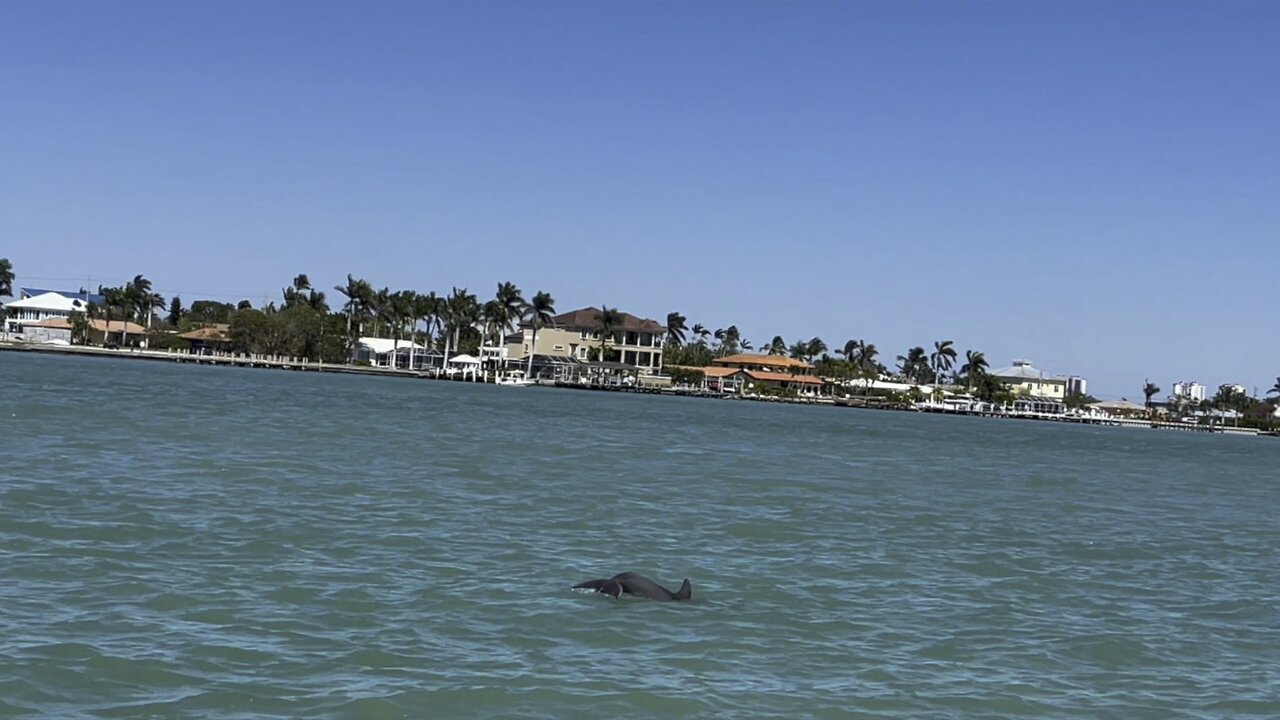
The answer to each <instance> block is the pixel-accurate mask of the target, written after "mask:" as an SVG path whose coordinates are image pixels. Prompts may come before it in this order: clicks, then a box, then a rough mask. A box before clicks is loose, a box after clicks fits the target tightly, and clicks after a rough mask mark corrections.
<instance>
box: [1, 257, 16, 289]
mask: <svg viewBox="0 0 1280 720" xmlns="http://www.w3.org/2000/svg"><path fill="white" fill-rule="evenodd" d="M12 295H13V263H11V262H9V258H0V297H11V296H12Z"/></svg>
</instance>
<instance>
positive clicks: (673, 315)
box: [667, 312, 689, 346]
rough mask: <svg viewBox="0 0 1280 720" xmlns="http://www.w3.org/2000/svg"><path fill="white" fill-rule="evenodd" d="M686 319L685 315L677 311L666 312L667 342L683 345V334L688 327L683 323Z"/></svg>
mask: <svg viewBox="0 0 1280 720" xmlns="http://www.w3.org/2000/svg"><path fill="white" fill-rule="evenodd" d="M686 320H688V318H686V317H685V316H683V315H681V314H680V313H678V312H669V313H667V344H668V345H675V346H680V345H684V334H685V331H686V330H688V329H689V327H688V326H687V325H685V321H686Z"/></svg>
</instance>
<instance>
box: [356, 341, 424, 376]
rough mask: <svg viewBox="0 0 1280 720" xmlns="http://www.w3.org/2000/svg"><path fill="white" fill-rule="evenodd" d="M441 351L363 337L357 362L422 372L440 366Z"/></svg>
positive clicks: (402, 342)
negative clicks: (361, 361) (362, 361)
mask: <svg viewBox="0 0 1280 720" xmlns="http://www.w3.org/2000/svg"><path fill="white" fill-rule="evenodd" d="M440 359H441V358H440V351H438V350H429V349H427V348H426V347H425V346H424V345H422V344H421V343H411V342H409V341H408V340H401V341H400V342H398V343H397V342H396V341H395V340H392V339H391V338H377V337H362V338H360V340H359V341H357V343H356V360H365V361H367V362H368V363H369V364H370V365H372V366H374V367H386V368H390V367H394V368H400V369H409V370H422V369H424V368H427V367H438V366H439V365H440Z"/></svg>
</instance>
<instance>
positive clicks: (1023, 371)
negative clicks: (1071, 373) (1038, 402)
mask: <svg viewBox="0 0 1280 720" xmlns="http://www.w3.org/2000/svg"><path fill="white" fill-rule="evenodd" d="M991 375H992V376H993V377H995V379H997V380H999V381H1000V382H1001V383H1004V385H1005V386H1007V387H1008V388H1009V390H1010V391H1011V392H1013V393H1014V394H1015V395H1025V396H1028V397H1037V398H1052V399H1054V400H1063V399H1065V398H1066V397H1067V385H1068V378H1064V377H1055V376H1053V375H1050V374H1048V373H1046V372H1045V371H1043V370H1040V369H1038V368H1036V367H1034V366H1032V364H1031V361H1030V360H1014V361H1013V365H1012V366H1010V367H1007V368H1001V369H999V370H993V371H992V372H991Z"/></svg>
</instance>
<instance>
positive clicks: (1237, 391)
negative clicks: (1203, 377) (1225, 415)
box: [1218, 383, 1249, 396]
mask: <svg viewBox="0 0 1280 720" xmlns="http://www.w3.org/2000/svg"><path fill="white" fill-rule="evenodd" d="M1218 392H1230V393H1232V394H1233V395H1246V396H1247V395H1248V394H1249V388H1246V387H1245V386H1243V385H1237V384H1235V383H1223V384H1222V385H1219V386H1218Z"/></svg>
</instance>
